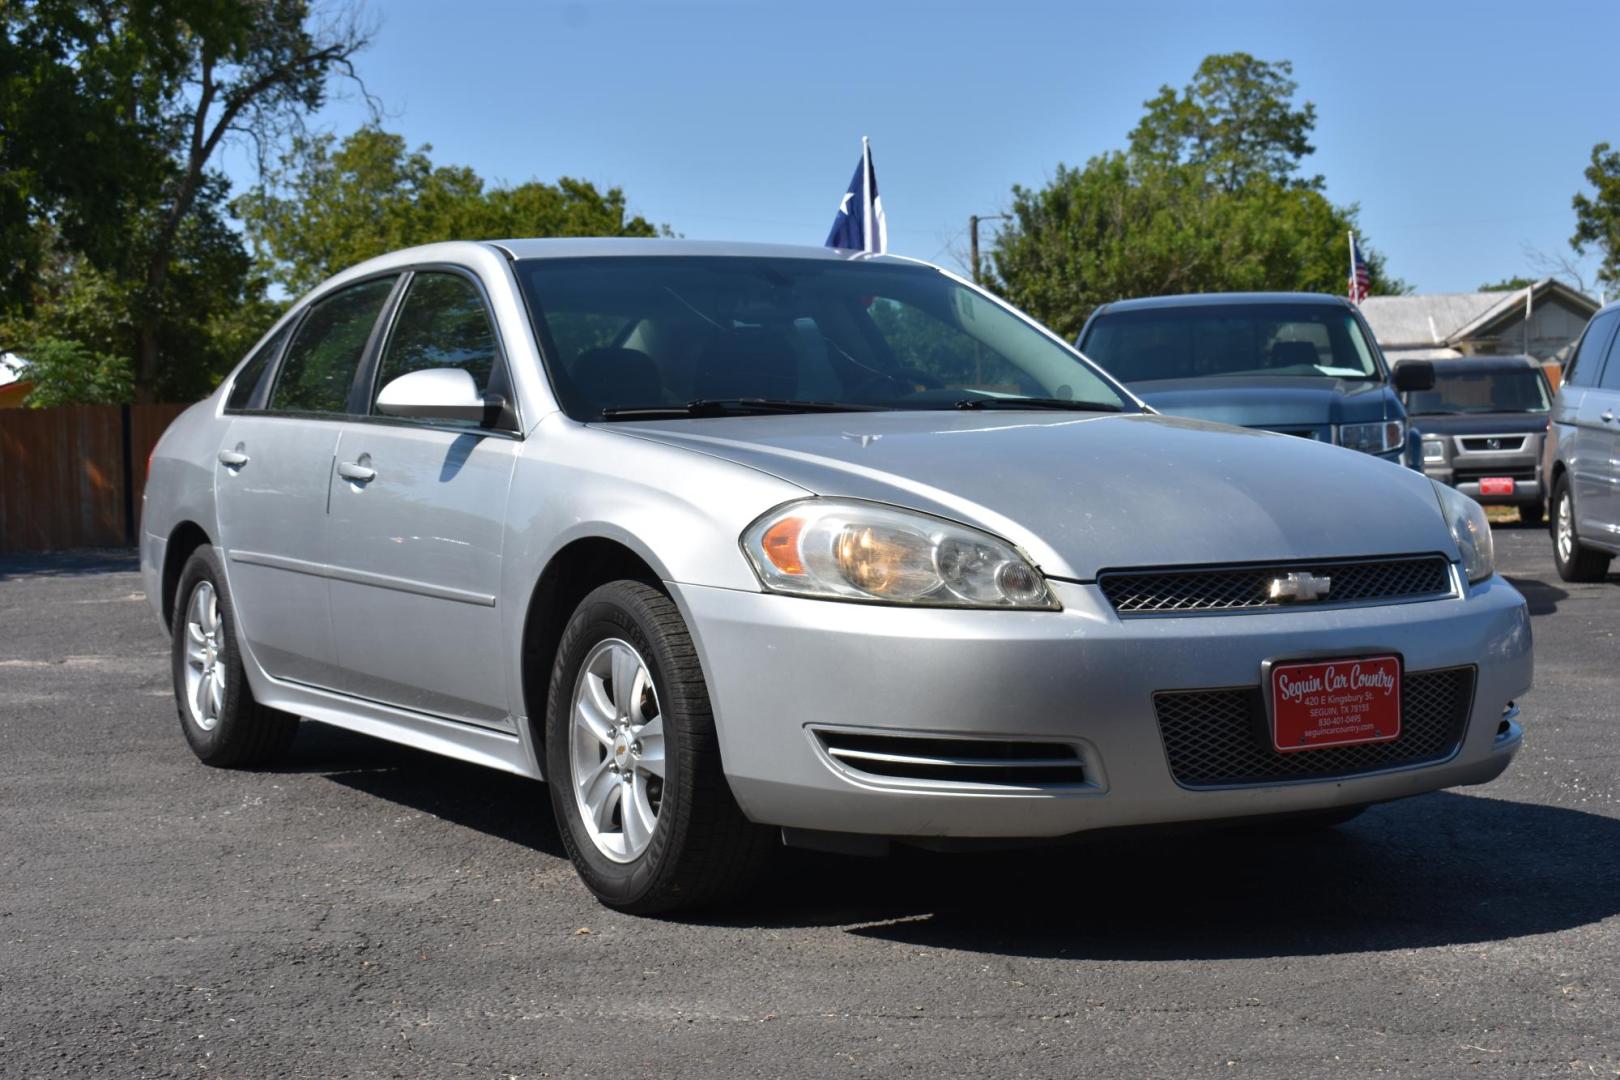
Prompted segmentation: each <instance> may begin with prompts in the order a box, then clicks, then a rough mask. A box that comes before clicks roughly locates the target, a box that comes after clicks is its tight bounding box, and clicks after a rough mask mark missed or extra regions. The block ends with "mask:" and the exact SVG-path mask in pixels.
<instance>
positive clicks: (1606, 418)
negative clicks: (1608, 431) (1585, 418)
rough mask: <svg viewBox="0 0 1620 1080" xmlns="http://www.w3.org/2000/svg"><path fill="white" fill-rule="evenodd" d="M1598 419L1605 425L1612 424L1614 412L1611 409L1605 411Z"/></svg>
mask: <svg viewBox="0 0 1620 1080" xmlns="http://www.w3.org/2000/svg"><path fill="white" fill-rule="evenodd" d="M1599 419H1601V420H1602V421H1603V422H1604V423H1605V424H1612V423H1614V410H1613V409H1605V410H1604V412H1603V415H1602V416H1601V417H1599Z"/></svg>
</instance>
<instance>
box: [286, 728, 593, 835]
mask: <svg viewBox="0 0 1620 1080" xmlns="http://www.w3.org/2000/svg"><path fill="white" fill-rule="evenodd" d="M270 771H273V772H288V773H316V774H320V775H323V776H325V777H326V778H327V779H328V780H330V781H332V782H333V783H334V784H342V785H343V786H344V787H347V788H352V789H354V790H355V791H362V792H365V793H366V794H368V795H374V796H376V797H378V798H380V799H387V800H388V801H389V802H393V803H398V804H399V805H401V806H408V807H410V808H411V809H412V810H417V811H420V812H422V813H425V814H432V815H433V816H434V817H437V818H442V819H443V820H445V821H450V822H454V823H455V824H457V825H461V826H463V827H465V828H468V829H474V830H476V831H478V832H481V833H485V834H487V835H489V836H495V837H499V838H500V839H502V840H507V841H510V842H511V843H514V844H520V845H522V846H523V847H527V848H533V849H534V850H536V851H539V852H544V853H545V854H547V855H552V856H555V857H557V858H567V854H566V852H564V850H563V845H562V840H561V839H560V838H559V837H558V836H557V830H556V827H555V824H554V822H553V819H552V815H551V801H550V796H549V795H548V794H547V792H546V787H545V785H544V784H541V783H537V782H536V781H534V780H529V779H527V778H525V777H521V776H514V775H512V774H511V773H503V772H499V771H497V770H495V769H490V768H487V767H485V766H482V765H472V764H468V763H467V762H462V761H453V760H451V759H449V758H444V757H440V756H439V755H437V754H430V753H427V752H426V751H423V750H413V749H411V748H410V747H408V746H400V745H399V744H397V743H390V742H384V741H383V740H381V739H373V738H370V737H368V736H365V735H358V734H355V733H354V732H350V731H344V730H343V729H341V728H335V727H331V726H329V725H327V724H318V723H311V722H310V721H308V720H306V721H304V722H303V723H302V724H300V725H299V726H298V737H297V738H296V739H295V740H293V745H292V747H291V749H289V750H288V752H287V756H286V757H285V758H284V759H283V760H282V761H280V762H278V763H277V764H276V765H275V767H274V768H273V769H272V770H270Z"/></svg>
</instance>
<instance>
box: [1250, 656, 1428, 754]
mask: <svg viewBox="0 0 1620 1080" xmlns="http://www.w3.org/2000/svg"><path fill="white" fill-rule="evenodd" d="M1270 689H1271V694H1270V695H1269V696H1270V698H1271V702H1270V704H1271V739H1272V745H1274V746H1275V747H1276V748H1277V749H1278V750H1279V751H1280V752H1282V753H1284V754H1291V753H1294V752H1296V751H1300V750H1316V749H1319V748H1321V747H1324V746H1353V745H1355V744H1357V743H1376V742H1389V741H1390V740H1391V739H1398V738H1400V737H1401V660H1400V657H1398V656H1362V657H1354V658H1351V659H1347V660H1317V661H1311V662H1310V663H1301V664H1274V665H1272V668H1271V688H1270Z"/></svg>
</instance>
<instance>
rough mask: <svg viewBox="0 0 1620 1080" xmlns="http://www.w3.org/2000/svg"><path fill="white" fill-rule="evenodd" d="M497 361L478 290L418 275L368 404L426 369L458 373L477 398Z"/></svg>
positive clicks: (452, 278)
mask: <svg viewBox="0 0 1620 1080" xmlns="http://www.w3.org/2000/svg"><path fill="white" fill-rule="evenodd" d="M496 355H497V350H496V347H495V331H494V328H493V327H491V326H490V322H489V314H488V313H487V312H486V311H485V310H484V298H483V296H482V295H480V294H479V292H478V287H477V286H476V285H474V284H473V283H472V282H471V281H469V280H467V279H466V278H464V277H462V276H461V275H460V274H445V273H421V274H417V275H416V276H415V277H414V278H412V279H411V284H410V288H409V289H408V290H407V291H406V293H405V300H404V302H403V303H402V304H400V308H399V315H398V316H397V317H396V318H395V319H394V329H393V332H392V333H390V334H389V335H388V346H387V348H386V349H385V350H384V352H383V358H382V364H381V365H380V366H379V369H378V372H377V383H376V385H375V386H374V387H373V388H372V404H373V405H375V404H376V400H377V395H378V394H380V393H381V392H382V388H383V387H385V386H387V385H388V384H389V383H390V382H392V381H393V380H395V379H397V378H399V377H400V376H401V375H407V374H409V373H410V372H413V371H422V370H424V369H426V368H461V369H462V370H463V371H465V372H467V373H468V374H469V375H471V376H472V377H473V382H475V383H477V384H478V389H479V392H480V393H482V392H484V391H486V390H488V389H490V379H491V378H492V377H493V375H494V372H495V365H496ZM470 422H471V421H469V423H470Z"/></svg>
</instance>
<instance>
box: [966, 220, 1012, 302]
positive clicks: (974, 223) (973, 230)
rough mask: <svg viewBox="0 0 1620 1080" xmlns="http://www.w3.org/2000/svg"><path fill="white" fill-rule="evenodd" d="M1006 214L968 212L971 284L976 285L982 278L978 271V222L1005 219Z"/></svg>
mask: <svg viewBox="0 0 1620 1080" xmlns="http://www.w3.org/2000/svg"><path fill="white" fill-rule="evenodd" d="M1007 218H1008V215H1007V214H969V215H968V250H969V252H970V254H969V255H968V260H969V262H970V263H971V265H972V267H973V284H975V285H977V284H979V283H980V281H981V279H982V275H981V273H980V271H979V222H981V221H1006V220H1007Z"/></svg>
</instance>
